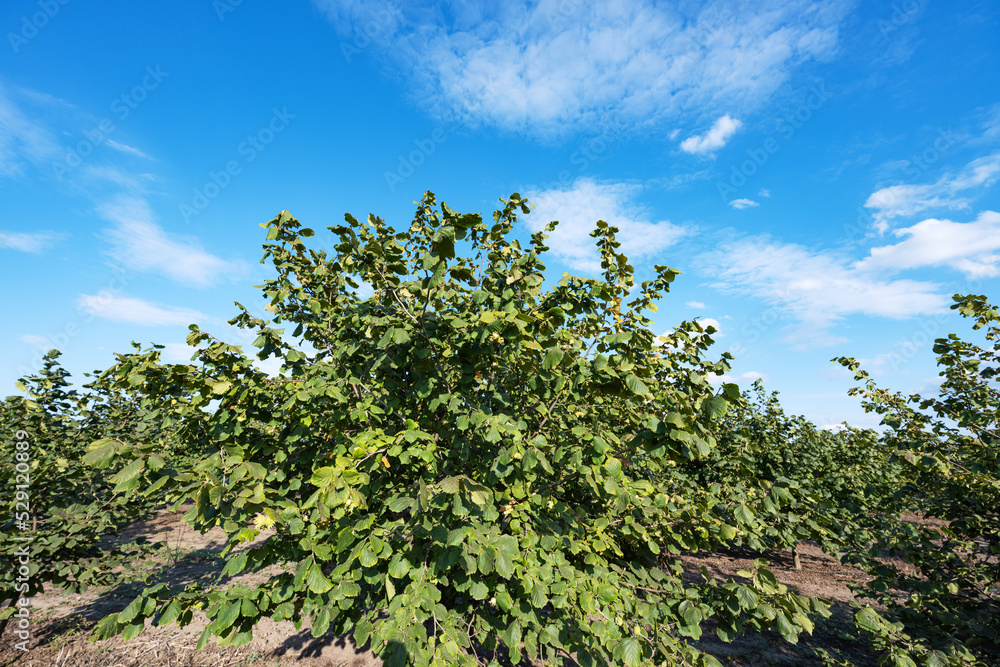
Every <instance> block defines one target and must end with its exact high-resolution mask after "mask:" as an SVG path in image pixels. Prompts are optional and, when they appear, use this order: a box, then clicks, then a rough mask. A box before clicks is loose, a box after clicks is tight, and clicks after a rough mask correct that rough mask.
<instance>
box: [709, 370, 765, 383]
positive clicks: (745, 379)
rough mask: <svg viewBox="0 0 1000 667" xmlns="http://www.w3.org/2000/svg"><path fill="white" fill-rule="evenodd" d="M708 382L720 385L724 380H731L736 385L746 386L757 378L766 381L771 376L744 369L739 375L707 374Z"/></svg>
mask: <svg viewBox="0 0 1000 667" xmlns="http://www.w3.org/2000/svg"><path fill="white" fill-rule="evenodd" d="M706 379H707V380H708V381H709V383H711V384H714V385H720V384H723V383H726V382H733V383H736V384H738V385H742V386H747V385H751V384H753V383H754V382H756V381H757V380H763V381H764V382H767V381H768V380H770V379H771V376H770V375H768V374H767V373H758V372H757V371H746V372H745V373H740V374H739V375H709V376H708V378H706Z"/></svg>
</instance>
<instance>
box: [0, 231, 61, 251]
mask: <svg viewBox="0 0 1000 667" xmlns="http://www.w3.org/2000/svg"><path fill="white" fill-rule="evenodd" d="M64 238H65V235H64V234H58V233H56V232H31V233H29V232H4V231H0V249H2V248H10V249H11V250H20V251H21V252H31V253H40V252H42V251H44V250H45V249H46V248H49V247H51V246H52V245H54V244H55V243H57V242H59V241H61V240H62V239H64Z"/></svg>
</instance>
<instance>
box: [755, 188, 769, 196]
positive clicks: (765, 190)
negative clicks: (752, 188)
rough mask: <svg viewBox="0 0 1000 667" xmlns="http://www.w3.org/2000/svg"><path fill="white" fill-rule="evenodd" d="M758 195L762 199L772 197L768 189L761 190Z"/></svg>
mask: <svg viewBox="0 0 1000 667" xmlns="http://www.w3.org/2000/svg"><path fill="white" fill-rule="evenodd" d="M757 195H758V196H760V197H770V196H771V191H770V190H768V189H767V188H761V189H760V192H758V193H757Z"/></svg>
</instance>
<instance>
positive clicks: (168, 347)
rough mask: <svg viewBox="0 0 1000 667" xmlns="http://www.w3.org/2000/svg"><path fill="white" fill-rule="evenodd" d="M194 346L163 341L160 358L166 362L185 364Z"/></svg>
mask: <svg viewBox="0 0 1000 667" xmlns="http://www.w3.org/2000/svg"><path fill="white" fill-rule="evenodd" d="M194 353H195V348H193V347H191V346H190V345H188V344H187V343H164V344H163V349H162V350H160V358H161V359H162V360H163V361H164V362H166V363H168V364H186V363H188V362H190V361H191V357H192V356H194Z"/></svg>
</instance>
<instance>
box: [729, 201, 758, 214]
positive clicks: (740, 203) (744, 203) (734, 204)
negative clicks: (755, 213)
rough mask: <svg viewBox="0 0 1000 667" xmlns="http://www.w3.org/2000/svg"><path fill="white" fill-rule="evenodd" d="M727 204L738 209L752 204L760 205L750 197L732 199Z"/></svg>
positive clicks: (749, 206)
mask: <svg viewBox="0 0 1000 667" xmlns="http://www.w3.org/2000/svg"><path fill="white" fill-rule="evenodd" d="M729 205H730V206H732V207H733V208H735V209H736V210H738V211H742V210H743V209H745V208H753V207H754V206H760V204H758V203H757V202H755V201H754V200H752V199H734V200H733V201H731V202H729Z"/></svg>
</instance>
